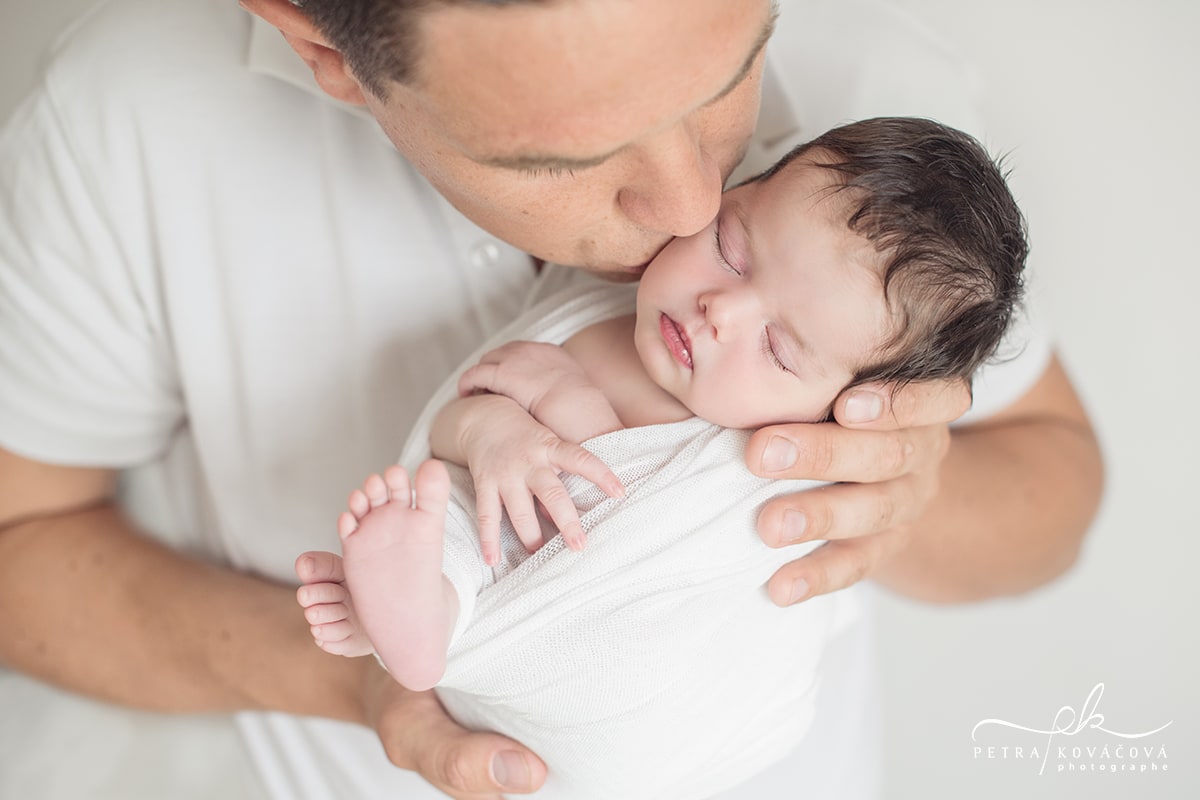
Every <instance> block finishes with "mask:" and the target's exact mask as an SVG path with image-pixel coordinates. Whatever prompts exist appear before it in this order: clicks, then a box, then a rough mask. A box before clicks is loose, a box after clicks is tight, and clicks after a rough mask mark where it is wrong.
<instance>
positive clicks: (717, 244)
mask: <svg viewBox="0 0 1200 800" xmlns="http://www.w3.org/2000/svg"><path fill="white" fill-rule="evenodd" d="M713 250H714V251H715V252H716V254H717V261H718V262H720V264H721V266H723V267H725V269H727V270H729V271H730V272H732V273H733V274H734V275H741V274H742V271H741V270H740V269H738V268H737V267H735V266H734V265H733V264H730V263H729V259H727V258H725V252H724V251H723V250H722V249H721V226H720V225H719V224H717V225H713Z"/></svg>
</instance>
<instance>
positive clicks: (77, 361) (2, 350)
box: [0, 83, 183, 467]
mask: <svg viewBox="0 0 1200 800" xmlns="http://www.w3.org/2000/svg"><path fill="white" fill-rule="evenodd" d="M48 86H49V84H48V83H47V84H46V85H44V86H43V87H42V88H41V89H39V90H38V91H37V92H36V93H35V94H34V95H32V96H31V97H30V98H29V99H28V100H27V101H26V102H25V103H24V104H23V105H22V106H21V107H20V108H19V109H18V110H17V112H16V113H15V115H14V116H13V117H12V118H11V120H10V121H9V123H8V124H7V126H6V127H5V129H4V130H3V132H0V386H2V387H3V390H2V391H0V446H4V447H6V448H8V449H10V450H12V451H13V452H16V453H19V454H22V455H25V456H27V457H30V458H35V459H38V460H43V461H47V462H52V463H65V464H75V465H94V466H111V467H124V466H130V465H134V464H137V463H141V462H144V461H146V460H149V459H151V458H152V457H153V456H155V455H156V454H157V453H159V452H161V451H162V449H163V448H164V447H165V446H166V443H167V441H168V440H169V438H170V436H171V434H172V432H173V431H174V430H175V429H176V428H177V427H178V426H179V425H180V424H181V422H182V419H183V405H182V402H181V397H180V392H179V389H178V386H177V381H176V380H175V377H174V369H173V367H172V365H171V364H172V360H171V357H170V348H169V346H168V343H167V340H168V335H167V331H166V325H165V322H164V321H163V319H162V318H161V317H162V313H163V312H162V311H161V303H159V302H157V297H156V294H157V293H156V290H155V286H154V278H153V272H152V265H149V264H146V263H139V264H137V265H136V267H135V265H134V264H133V263H132V259H130V258H128V257H127V250H128V248H127V241H126V239H127V237H126V236H125V233H127V231H126V232H123V231H122V230H121V223H120V220H121V219H123V218H124V219H129V220H130V221H131V222H130V225H136V224H142V223H134V222H133V220H136V219H138V218H139V215H140V217H141V218H144V217H145V216H146V214H147V211H146V209H145V208H144V207H140V208H139V207H136V206H134V205H133V204H130V203H128V198H129V197H131V196H136V186H137V184H138V177H137V175H131V174H120V175H106V174H105V163H96V162H95V161H92V163H91V164H90V166H91V167H92V169H91V170H90V171H89V170H88V169H85V167H84V165H82V164H81V162H80V160H79V159H77V157H76V153H77V150H76V149H75V148H74V147H73V142H72V139H73V138H74V139H75V140H76V141H78V136H76V137H72V136H71V133H72V132H75V133H80V134H83V135H85V136H86V135H90V136H91V137H92V141H90V142H89V146H90V152H93V153H102V152H103V150H104V148H114V147H120V148H134V147H136V140H137V137H136V132H135V130H132V129H131V130H128V131H122V130H121V127H120V124H114V123H113V122H112V120H108V119H105V120H97V121H96V124H95V125H94V126H89V125H87V124H82V123H81V122H80V121H79V120H76V122H75V124H73V125H67V124H64V122H63V118H62V117H61V116H60V114H59V112H58V109H57V107H56V105H55V103H54V101H53V99H52V96H51V92H50V90H49V88H48ZM126 124H127V123H126ZM100 137H103V140H102V141H101V142H100V143H97V142H96V141H95V139H97V138H100ZM120 161H121V162H122V163H124V164H126V165H128V164H129V163H130V161H131V159H129V158H121V159H120ZM107 163H112V162H111V161H110V162H107ZM122 173H124V170H122ZM114 181H120V183H121V184H122V188H121V192H122V194H121V196H122V197H123V198H126V199H125V200H123V201H122V202H121V203H119V204H118V203H114V202H112V201H107V200H106V195H107V193H108V191H109V189H111V188H112V185H111V184H112V183H113V182H114ZM130 187H135V188H134V192H130V191H129V189H130ZM118 205H119V206H120V207H116V206H118Z"/></svg>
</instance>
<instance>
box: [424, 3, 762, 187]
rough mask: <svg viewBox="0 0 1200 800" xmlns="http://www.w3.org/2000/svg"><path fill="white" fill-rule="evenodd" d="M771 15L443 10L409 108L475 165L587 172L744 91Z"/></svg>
mask: <svg viewBox="0 0 1200 800" xmlns="http://www.w3.org/2000/svg"><path fill="white" fill-rule="evenodd" d="M775 13H776V12H775V7H774V3H772V2H769V0H687V1H686V2H681V1H680V0H567V1H566V2H556V3H518V4H515V5H505V6H500V7H496V6H486V7H485V6H483V5H482V4H468V5H465V6H457V5H455V6H447V7H442V8H440V9H439V10H437V11H432V12H429V13H428V14H426V15H425V17H424V19H423V21H422V31H421V37H420V38H421V42H422V47H421V49H422V53H423V57H422V59H421V66H420V69H419V72H420V78H419V80H418V83H417V85H416V86H415V87H413V88H411V90H410V98H409V99H410V100H411V101H413V102H417V103H420V104H421V105H422V106H424V110H425V111H426V112H427V115H428V116H430V117H432V118H433V119H434V120H436V121H437V122H438V123H440V124H441V126H442V127H444V128H445V133H446V134H447V136H448V138H449V139H450V140H451V141H452V142H453V143H454V144H456V145H457V146H458V147H459V148H460V149H461V150H463V152H464V153H466V154H467V155H468V156H470V157H471V158H473V159H475V160H479V161H481V162H491V163H497V164H499V165H501V166H512V167H514V168H521V167H524V166H536V165H538V164H537V162H542V161H547V160H561V159H574V160H577V161H579V162H581V165H582V166H586V165H588V163H587V162H592V161H598V160H602V159H603V158H604V157H606V156H607V155H609V154H610V153H611V152H612V151H613V150H615V149H620V148H621V147H623V146H624V145H626V144H628V143H629V142H630V141H633V140H635V139H637V138H640V137H641V136H644V135H647V134H649V133H653V132H654V131H655V130H657V129H659V128H661V127H665V126H667V125H670V124H671V123H672V122H673V121H674V120H676V119H678V118H680V117H682V116H683V115H684V114H687V113H689V112H691V111H692V110H694V109H695V108H698V107H700V106H703V105H704V104H706V103H710V102H713V101H714V100H716V99H718V98H720V97H721V96H722V95H723V94H724V93H726V92H729V91H732V90H733V89H734V88H736V86H737V85H738V84H739V82H740V80H741V79H742V78H744V77H745V76H746V75H747V74H748V73H749V72H750V71H751V70H752V68H753V66H754V65H755V63H756V62H757V61H758V60H759V59H758V57H759V55H760V53H761V51H762V49H763V46H764V45H765V42H766V39H767V38H768V37H769V35H770V32H771V30H772V29H773V23H774V18H775Z"/></svg>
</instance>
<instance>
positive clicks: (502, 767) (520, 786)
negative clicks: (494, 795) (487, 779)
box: [492, 750, 533, 792]
mask: <svg viewBox="0 0 1200 800" xmlns="http://www.w3.org/2000/svg"><path fill="white" fill-rule="evenodd" d="M492 778H494V779H495V781H496V783H498V784H499V785H500V788H501V789H506V790H508V791H514V792H527V791H529V790H530V789H532V788H533V776H532V775H530V773H529V765H528V764H526V763H525V757H524V756H522V755H521V754H520V753H518V752H516V751H515V750H504V751H502V752H499V753H497V754H496V756H495V758H493V759H492Z"/></svg>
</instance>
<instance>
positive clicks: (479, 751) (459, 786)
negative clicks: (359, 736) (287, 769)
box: [297, 552, 546, 800]
mask: <svg viewBox="0 0 1200 800" xmlns="http://www.w3.org/2000/svg"><path fill="white" fill-rule="evenodd" d="M305 555H306V556H308V557H309V558H308V559H306V560H305V561H304V564H303V565H301V563H300V561H298V562H297V571H298V573H299V575H300V578H301V580H304V581H307V582H314V581H326V582H330V583H334V584H341V583H342V582H343V581H344V580H345V572H344V571H343V570H342V559H341V558H340V557H339V556H337V555H334V554H333V553H323V552H313V553H307V554H305ZM346 663H357V664H361V665H362V667H363V670H364V673H363V690H362V697H363V705H364V717H365V721H366V722H367V724H368V725H370V726H372V727H373V728H374V729H375V731H376V733H378V734H379V739H380V741H381V742H382V743H383V749H384V751H385V752H386V753H387V757H388V760H390V761H391V762H392V763H393V764H395V765H396V766H397V767H400V768H401V769H407V770H413V771H415V772H417V773H418V774H419V775H421V777H423V778H424V779H425V780H427V781H429V782H430V783H431V784H433V785H434V786H435V787H437V788H438V789H439V790H441V791H443V792H445V793H446V794H448V795H450V796H451V797H454V798H458V800H501V794H500V793H501V792H507V793H510V794H526V793H529V792H533V791H536V790H537V789H539V788H540V787H541V785H542V783H544V782H545V780H546V765H545V764H543V763H542V761H541V759H539V758H538V757H537V756H536V755H534V754H533V753H532V752H530V751H529V750H528V749H527V748H525V747H523V746H521V745H520V744H517V743H516V742H514V741H512V740H511V739H508V738H505V737H503V736H500V735H499V734H495V733H475V732H472V731H468V730H467V729H466V728H463V727H462V726H460V725H458V724H457V723H455V722H454V720H452V719H450V717H449V715H448V714H446V711H445V709H443V708H442V705H441V703H439V702H438V699H437V696H436V695H435V694H434V693H433V692H412V691H409V690H408V689H405V688H404V687H403V686H401V685H400V684H399V683H397V682H396V681H395V680H394V679H393V678H392V676H390V675H388V674H387V672H386V671H385V670H384V669H383V668H382V667H380V666H379V665H378V664H377V663H376V662H375V660H374V659H373V658H363V659H354V660H352V661H348V662H346Z"/></svg>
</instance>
